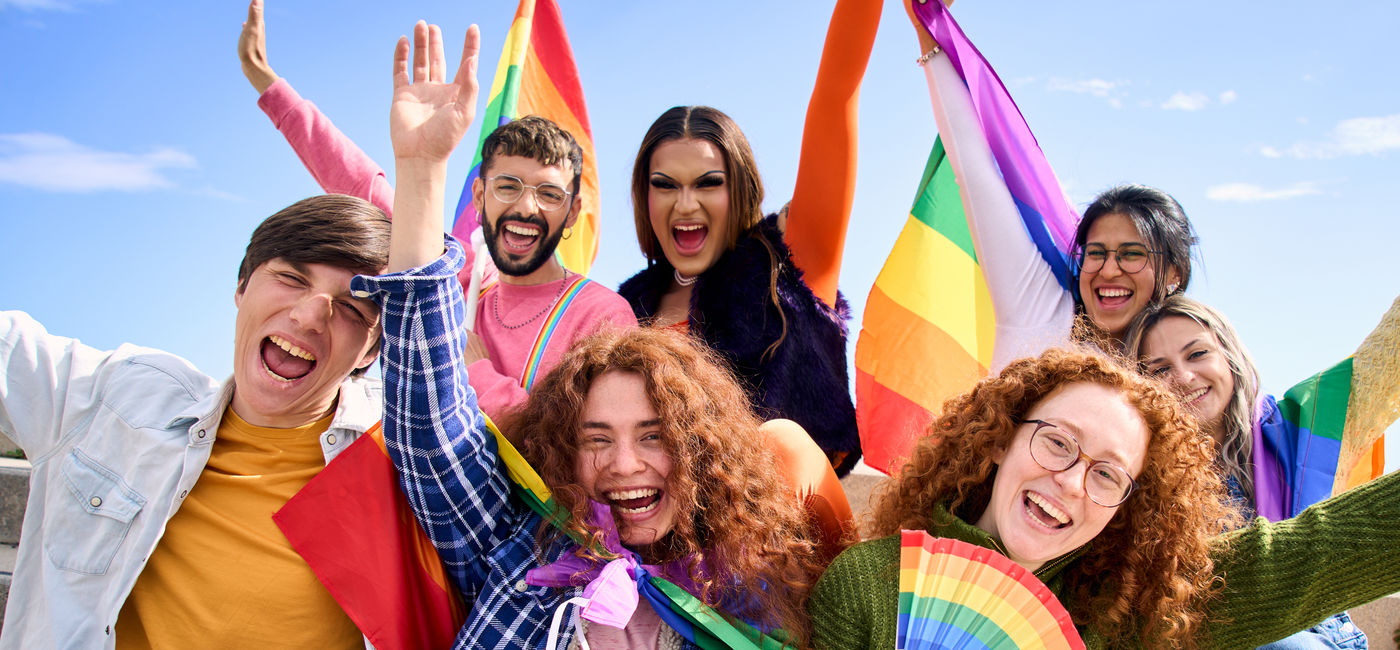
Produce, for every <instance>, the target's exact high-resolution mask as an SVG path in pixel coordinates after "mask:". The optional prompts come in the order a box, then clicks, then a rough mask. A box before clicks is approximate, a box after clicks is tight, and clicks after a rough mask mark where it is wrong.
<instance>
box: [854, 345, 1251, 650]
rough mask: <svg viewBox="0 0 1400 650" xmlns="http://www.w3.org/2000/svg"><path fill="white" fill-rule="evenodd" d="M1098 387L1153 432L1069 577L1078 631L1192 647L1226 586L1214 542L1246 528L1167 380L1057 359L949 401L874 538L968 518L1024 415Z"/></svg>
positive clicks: (897, 484)
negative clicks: (1137, 471)
mask: <svg viewBox="0 0 1400 650" xmlns="http://www.w3.org/2000/svg"><path fill="white" fill-rule="evenodd" d="M1076 382H1092V383H1095V384H1100V385H1103V386H1107V387H1109V388H1113V389H1115V390H1117V391H1119V392H1120V393H1121V394H1122V395H1123V397H1124V399H1126V400H1127V402H1128V403H1129V404H1131V405H1132V406H1133V408H1134V409H1135V410H1136V411H1137V412H1138V414H1139V415H1141V416H1142V419H1143V421H1144V422H1145V423H1146V424H1147V428H1148V430H1149V431H1150V432H1151V438H1150V440H1149V442H1148V449H1147V458H1146V459H1145V461H1144V463H1143V469H1142V473H1141V475H1139V476H1138V477H1137V482H1138V484H1139V489H1138V490H1137V491H1135V492H1134V493H1133V494H1132V495H1131V496H1130V497H1129V498H1128V500H1127V501H1126V502H1124V503H1123V505H1122V506H1120V507H1119V510H1118V512H1117V513H1116V514H1115V515H1114V517H1113V519H1112V520H1110V521H1109V523H1108V525H1107V526H1106V527H1105V528H1104V529H1103V531H1102V532H1100V533H1099V534H1098V536H1097V537H1095V538H1094V540H1093V541H1091V542H1090V543H1089V544H1088V545H1087V547H1086V549H1085V551H1084V554H1083V555H1081V556H1080V558H1079V559H1078V560H1077V561H1076V562H1075V563H1074V564H1073V565H1071V566H1070V567H1069V568H1068V569H1066V572H1065V574H1064V584H1065V585H1066V587H1065V590H1064V597H1065V599H1066V605H1067V606H1068V607H1069V608H1070V614H1071V615H1072V616H1073V617H1074V620H1075V622H1076V623H1077V624H1080V625H1085V626H1088V627H1090V628H1093V629H1094V630H1096V631H1097V632H1100V633H1102V634H1104V635H1105V636H1107V637H1109V638H1110V639H1118V640H1127V639H1129V638H1131V636H1132V635H1133V634H1134V633H1135V634H1136V635H1137V636H1138V639H1139V640H1140V641H1141V642H1143V643H1147V644H1156V645H1160V646H1162V647H1188V648H1189V647H1194V646H1195V644H1196V641H1197V636H1198V635H1199V634H1201V633H1202V630H1203V629H1204V625H1203V624H1204V622H1205V619H1206V605H1207V602H1208V601H1209V600H1210V598H1211V597H1213V596H1214V595H1216V594H1217V593H1219V591H1220V590H1221V589H1222V588H1223V580H1222V579H1221V578H1220V577H1219V576H1217V575H1215V564H1214V562H1213V561H1212V560H1211V556H1210V544H1209V540H1210V539H1211V538H1212V537H1213V536H1215V535H1216V534H1217V533H1220V532H1222V531H1225V530H1229V529H1230V528H1233V527H1235V525H1236V524H1237V523H1238V515H1236V514H1234V511H1233V510H1232V509H1231V508H1230V506H1229V505H1228V497H1226V495H1225V490H1224V486H1223V484H1222V482H1221V480H1220V478H1219V475H1218V474H1216V472H1215V471H1214V470H1213V469H1212V467H1211V463H1210V460H1211V455H1212V451H1211V446H1212V445H1211V442H1210V439H1209V438H1207V437H1205V436H1204V435H1202V434H1201V432H1200V430H1199V429H1198V428H1197V426H1196V422H1195V420H1194V419H1193V418H1191V416H1190V415H1188V414H1187V413H1186V412H1185V411H1184V410H1183V409H1182V407H1181V404H1180V400H1179V399H1178V398H1177V397H1176V396H1175V395H1173V394H1171V393H1170V392H1169V391H1168V390H1166V388H1165V387H1164V386H1162V385H1160V383H1159V382H1157V381H1154V380H1152V379H1149V378H1146V377H1142V376H1140V375H1138V374H1137V373H1135V372H1133V371H1132V370H1130V369H1128V368H1127V367H1125V366H1123V365H1122V364H1120V363H1118V362H1116V361H1113V360H1110V359H1109V358H1107V357H1105V356H1103V355H1099V354H1096V353H1092V352H1088V351H1069V350H1050V351H1048V352H1046V353H1045V354H1043V355H1042V356H1041V357H1040V358H1038V359H1022V360H1020V361H1016V362H1014V363H1012V364H1011V365H1009V366H1007V367H1006V369H1005V370H1004V371H1002V373H1001V375H1000V376H998V377H991V378H988V379H985V380H983V381H982V382H980V383H978V384H977V386H976V387H975V388H973V390H972V391H971V392H969V393H967V394H965V395H962V396H960V397H955V398H953V399H951V400H948V402H947V403H945V404H944V406H943V415H942V416H941V417H939V418H938V419H937V420H936V421H935V422H934V423H933V425H931V426H930V428H929V435H928V436H926V437H925V438H924V439H922V440H920V441H919V443H918V444H917V445H916V446H915V448H914V451H913V454H912V455H911V457H910V460H909V462H908V463H906V464H905V465H904V467H903V469H902V471H901V472H900V473H899V475H898V478H897V479H895V480H893V481H891V482H890V483H889V484H888V485H887V487H886V489H885V491H884V492H883V493H882V494H880V495H879V497H878V501H877V503H876V506H875V512H874V516H873V518H872V525H871V528H872V532H873V533H874V534H876V535H881V536H883V535H891V534H894V533H896V532H898V531H899V530H900V529H901V528H911V529H923V528H928V527H929V525H930V523H931V520H930V516H931V515H930V513H931V512H932V511H933V508H934V506H935V505H938V504H946V505H947V506H948V510H949V511H950V512H952V513H954V514H956V515H958V516H960V517H962V518H963V519H964V520H966V521H975V520H976V519H977V518H978V517H979V516H980V515H981V514H982V511H983V510H985V509H986V507H987V503H988V500H989V499H990V495H991V490H992V483H993V481H994V480H995V476H996V463H995V462H994V461H993V458H996V457H998V456H999V455H1000V452H1001V451H1003V450H1005V449H1006V447H1007V445H1009V444H1010V443H1011V441H1012V439H1013V438H1014V437H1015V435H1016V429H1017V426H1018V425H1019V422H1020V418H1021V417H1022V416H1024V415H1025V414H1026V413H1027V412H1029V411H1030V409H1031V408H1032V407H1033V406H1035V405H1036V404H1037V403H1039V402H1040V401H1041V400H1043V399H1044V398H1045V397H1046V396H1047V395H1049V394H1050V393H1051V392H1052V391H1054V390H1055V389H1057V388H1059V387H1061V386H1064V385H1066V384H1071V383H1076Z"/></svg>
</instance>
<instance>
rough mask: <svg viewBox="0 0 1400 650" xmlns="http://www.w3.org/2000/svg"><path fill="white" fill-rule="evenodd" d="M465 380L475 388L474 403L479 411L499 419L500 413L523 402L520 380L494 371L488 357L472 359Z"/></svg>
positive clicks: (522, 389)
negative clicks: (479, 408)
mask: <svg viewBox="0 0 1400 650" xmlns="http://www.w3.org/2000/svg"><path fill="white" fill-rule="evenodd" d="M467 378H468V379H467V381H468V383H470V384H471V386H472V388H473V389H475V390H476V403H477V405H478V406H480V407H481V412H482V413H485V414H487V415H489V416H491V417H492V418H496V419H499V418H500V417H501V415H502V414H504V413H505V412H506V411H508V410H510V409H511V408H513V407H515V406H519V405H520V404H522V403H524V402H525V395H526V393H525V389H524V388H521V387H520V380H519V379H518V378H515V377H511V376H509V375H503V374H501V373H499V372H496V368H495V367H493V366H492V365H491V360H490V359H481V360H478V361H473V362H472V363H471V365H468V366H467Z"/></svg>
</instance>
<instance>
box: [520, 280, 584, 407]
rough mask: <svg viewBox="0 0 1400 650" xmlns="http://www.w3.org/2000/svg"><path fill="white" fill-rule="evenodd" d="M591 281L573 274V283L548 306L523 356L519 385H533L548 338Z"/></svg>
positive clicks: (541, 362) (522, 386)
mask: <svg viewBox="0 0 1400 650" xmlns="http://www.w3.org/2000/svg"><path fill="white" fill-rule="evenodd" d="M589 282H591V280H589V279H588V278H585V277H583V276H582V275H579V276H575V277H574V280H573V283H571V284H570V285H569V286H568V287H566V288H565V289H564V293H563V294H561V295H560V296H559V299H558V300H556V301H554V307H552V308H550V310H549V314H548V315H547V316H545V319H544V323H543V324H542V325H540V331H539V333H538V334H536V335H535V343H534V345H532V346H530V356H528V357H526V358H525V368H524V369H523V370H521V372H520V387H521V388H524V389H525V390H527V391H528V390H530V389H531V388H532V387H534V385H535V377H536V376H537V375H538V374H539V371H540V365H541V364H543V363H544V351H545V350H546V349H548V348H549V340H550V339H551V338H553V337H554V330H555V328H556V327H558V326H559V321H560V320H562V319H563V318H564V312H565V311H566V310H568V308H569V305H570V304H572V303H573V301H574V298H577V297H578V295H579V293H581V292H583V288H584V287H585V286H587V285H588V283H589Z"/></svg>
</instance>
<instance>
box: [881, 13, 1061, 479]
mask: <svg viewBox="0 0 1400 650" xmlns="http://www.w3.org/2000/svg"><path fill="white" fill-rule="evenodd" d="M914 8H915V12H916V13H917V14H918V16H919V18H920V20H922V21H923V23H924V25H925V26H926V27H927V28H928V30H929V32H930V33H931V34H933V37H934V38H935V39H936V40H937V41H938V43H940V44H941V45H942V47H943V50H944V52H945V54H944V56H947V57H948V59H949V61H950V62H951V63H952V64H953V67H954V69H956V70H957V72H958V74H959V76H960V77H961V78H962V79H963V81H964V82H965V84H966V90H967V92H968V94H969V97H970V99H971V103H972V106H973V111H974V112H975V114H976V117H977V121H978V124H979V126H980V130H979V132H975V133H947V134H941V135H940V136H939V139H938V140H936V141H935V142H934V145H933V151H932V153H931V154H930V155H929V159H928V163H927V165H926V166H925V168H924V174H923V178H922V180H921V181H920V183H919V188H918V192H917V194H916V195H915V200H914V207H913V208H912V209H911V210H910V214H909V218H908V221H907V222H906V223H905V226H904V230H903V232H901V233H900V236H899V238H898V239H897V240H896V241H895V244H894V248H893V249H892V250H891V251H890V256H889V258H888V259H887V260H886V261H885V266H884V268H882V269H881V271H880V275H879V276H877V277H876V279H875V286H874V287H872V288H871V290H870V297H869V299H868V300H867V302H866V306H865V316H864V319H863V321H862V324H861V332H860V338H859V339H858V340H857V342H856V360H855V361H856V419H857V423H858V425H859V427H860V435H861V447H862V450H863V451H864V453H865V460H866V462H867V463H868V464H870V465H871V466H872V467H875V468H877V469H881V470H885V471H890V470H891V469H893V468H895V467H896V466H897V465H898V464H899V463H900V462H901V461H902V460H903V459H904V458H905V457H906V456H907V454H908V452H909V449H910V448H911V447H912V445H913V443H914V441H915V440H917V439H918V438H919V437H920V436H921V435H922V434H923V432H924V430H925V429H926V428H927V426H928V424H929V422H931V421H932V419H933V416H934V414H935V413H937V412H938V410H939V408H940V407H941V405H942V403H943V401H944V400H946V399H948V398H950V397H952V396H955V395H958V394H960V393H962V392H964V391H966V390H967V389H968V388H970V387H971V386H972V384H973V383H975V382H976V381H977V380H978V379H980V378H981V377H983V376H985V375H986V374H987V368H988V366H989V365H990V363H991V357H992V348H993V343H994V338H995V332H996V317H995V314H994V313H993V309H992V303H991V298H990V296H989V295H988V293H987V286H986V281H985V279H984V278H983V276H982V270H981V267H980V266H979V265H978V261H977V254H976V252H975V250H974V247H973V243H972V235H971V231H970V230H969V228H968V216H967V214H966V213H965V212H964V204H963V201H962V199H961V198H960V196H959V193H958V180H957V179H956V178H955V177H954V173H953V168H952V166H951V164H950V163H949V161H948V158H947V156H946V155H945V151H944V145H943V142H944V140H945V139H947V140H948V141H949V142H953V143H955V144H956V142H958V141H962V140H965V139H970V138H981V139H984V140H985V141H986V143H987V145H988V147H989V148H990V150H991V152H992V157H993V159H994V160H995V162H996V165H997V167H998V171H999V173H1000V176H1001V178H1002V179H1003V180H1004V182H1005V184H1006V188H1007V190H1008V191H1009V192H1010V195H1011V197H1012V199H1013V200H1014V201H1015V204H1016V208H1017V209H1018V211H1019V212H1020V214H1021V219H1022V221H1023V222H1024V223H1025V225H1026V228H1027V231H1028V232H1029V233H1030V236H1031V239H1032V240H1033V241H1034V242H1035V244H1036V247H1037V248H1038V249H1039V251H1040V255H1041V257H1042V258H1043V259H1044V260H1045V262H1046V263H1047V264H1049V266H1050V268H1051V269H1052V272H1053V273H1054V275H1055V277H1057V278H1059V279H1060V282H1061V283H1062V284H1064V283H1067V282H1068V279H1067V278H1068V254H1067V253H1066V251H1068V250H1069V247H1070V242H1071V240H1072V239H1073V234H1074V224H1075V223H1076V221H1077V217H1076V215H1075V213H1074V210H1073V208H1072V207H1071V206H1070V205H1069V202H1068V201H1067V200H1066V199H1065V198H1064V194H1063V192H1062V191H1061V190H1060V186H1059V183H1058V182H1057V181H1056V180H1055V176H1054V173H1053V172H1052V171H1051V170H1050V165H1049V163H1048V162H1046V160H1045V155H1044V154H1043V153H1042V152H1041V150H1040V145H1039V144H1037V143H1036V140H1035V136H1034V135H1033V134H1032V133H1031V131H1030V127H1029V126H1027V125H1026V121H1025V118H1023V117H1022V116H1021V113H1020V110H1019V109H1017V108H1016V104H1015V102H1014V101H1012V99H1011V95H1010V94H1009V93H1008V92H1007V91H1006V87H1005V86H1003V85H1002V83H1001V80H1000V79H999V78H998V77H997V75H996V72H995V71H993V70H992V67H991V65H990V64H988V63H987V61H986V59H984V58H983V57H982V55H981V53H980V52H978V51H977V48H976V47H975V46H973V44H972V42H971V41H969V40H968V39H967V37H966V36H965V35H964V34H963V32H962V30H961V29H960V28H959V27H958V25H957V23H956V22H955V21H954V20H953V17H952V15H951V14H950V13H948V11H947V9H946V8H945V7H944V6H943V3H941V2H937V1H933V2H927V3H924V4H918V3H915V5H914Z"/></svg>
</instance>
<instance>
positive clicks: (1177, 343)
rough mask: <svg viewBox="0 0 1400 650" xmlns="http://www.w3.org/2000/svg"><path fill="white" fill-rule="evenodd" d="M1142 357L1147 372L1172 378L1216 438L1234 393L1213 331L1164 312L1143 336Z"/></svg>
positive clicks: (1192, 321)
mask: <svg viewBox="0 0 1400 650" xmlns="http://www.w3.org/2000/svg"><path fill="white" fill-rule="evenodd" d="M1142 361H1143V364H1144V366H1145V367H1146V368H1147V371H1148V372H1149V373H1151V374H1152V375H1154V376H1157V377H1161V378H1163V379H1166V380H1168V381H1170V382H1171V384H1172V388H1173V389H1175V390H1176V392H1177V393H1178V394H1179V395H1181V400H1182V401H1183V402H1185V403H1186V407H1187V408H1189V409H1191V413H1192V414H1194V415H1195V416H1196V419H1198V420H1200V421H1201V423H1202V424H1204V425H1205V426H1206V427H1208V428H1209V429H1210V430H1211V431H1212V432H1214V433H1215V434H1216V435H1217V440H1218V439H1219V438H1220V434H1221V433H1223V431H1222V430H1221V424H1222V422H1223V421H1224V417H1223V416H1224V415H1225V407H1227V406H1229V404H1230V398H1231V397H1233V396H1234V393H1235V375H1234V374H1233V373H1231V372H1230V360H1229V359H1228V358H1227V357H1226V356H1225V351H1224V350H1223V349H1222V348H1221V347H1220V341H1219V340H1218V339H1216V338H1215V334H1214V333H1212V332H1211V331H1210V329H1208V328H1206V326H1204V325H1202V324H1200V323H1198V322H1196V321H1195V320H1194V319H1191V318H1187V317H1185V316H1167V317H1166V318H1163V319H1162V320H1160V321H1158V323H1157V324H1156V325H1154V326H1153V327H1152V329H1150V330H1148V331H1147V333H1146V334H1145V335H1144V336H1143V337H1142Z"/></svg>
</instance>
